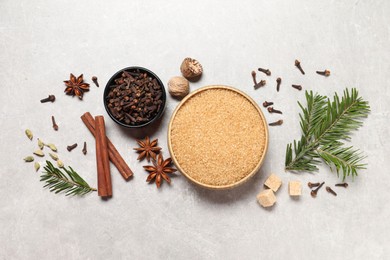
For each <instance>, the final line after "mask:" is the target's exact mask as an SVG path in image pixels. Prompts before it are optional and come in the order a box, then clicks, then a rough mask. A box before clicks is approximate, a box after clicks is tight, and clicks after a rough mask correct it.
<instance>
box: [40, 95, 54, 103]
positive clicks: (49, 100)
mask: <svg viewBox="0 0 390 260" xmlns="http://www.w3.org/2000/svg"><path fill="white" fill-rule="evenodd" d="M55 100H56V97H55V96H54V95H49V96H48V97H47V98H44V99H41V103H46V102H54V101H55Z"/></svg>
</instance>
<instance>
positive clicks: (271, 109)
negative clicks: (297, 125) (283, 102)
mask: <svg viewBox="0 0 390 260" xmlns="http://www.w3.org/2000/svg"><path fill="white" fill-rule="evenodd" d="M267 110H268V112H270V113H277V114H283V113H282V111H280V110H276V109H274V108H273V107H268V108H267Z"/></svg>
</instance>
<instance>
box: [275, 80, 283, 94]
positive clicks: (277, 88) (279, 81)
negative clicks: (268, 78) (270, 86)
mask: <svg viewBox="0 0 390 260" xmlns="http://www.w3.org/2000/svg"><path fill="white" fill-rule="evenodd" d="M280 83H282V79H281V78H277V79H276V91H277V92H279V89H280Z"/></svg>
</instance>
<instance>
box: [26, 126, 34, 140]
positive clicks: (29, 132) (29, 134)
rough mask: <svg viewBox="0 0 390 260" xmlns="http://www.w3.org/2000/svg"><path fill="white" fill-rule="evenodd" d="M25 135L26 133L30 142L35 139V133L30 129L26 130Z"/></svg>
mask: <svg viewBox="0 0 390 260" xmlns="http://www.w3.org/2000/svg"><path fill="white" fill-rule="evenodd" d="M25 133H26V135H27V137H28V139H30V140H32V139H33V133H32V132H31V130H30V129H26V131H25Z"/></svg>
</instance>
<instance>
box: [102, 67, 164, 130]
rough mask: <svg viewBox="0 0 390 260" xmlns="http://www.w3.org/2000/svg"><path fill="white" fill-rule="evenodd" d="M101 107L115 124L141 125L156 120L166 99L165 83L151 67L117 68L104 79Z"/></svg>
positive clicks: (135, 126) (131, 126)
mask: <svg viewBox="0 0 390 260" xmlns="http://www.w3.org/2000/svg"><path fill="white" fill-rule="evenodd" d="M103 102H104V107H105V108H106V111H107V113H108V115H109V116H110V117H111V119H112V120H114V122H116V123H117V124H119V125H121V126H123V127H127V128H140V127H144V126H147V125H150V124H151V123H153V122H155V121H157V120H158V119H159V118H160V117H161V116H162V114H163V112H164V109H165V103H166V93H165V88H164V84H163V83H162V81H161V80H160V78H159V77H158V76H157V75H156V74H154V73H153V72H152V71H150V70H148V69H146V68H143V67H128V68H124V69H122V70H119V71H118V72H116V73H115V74H114V75H113V76H112V77H111V78H110V80H109V81H108V82H107V85H106V88H105V89H104V94H103Z"/></svg>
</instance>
